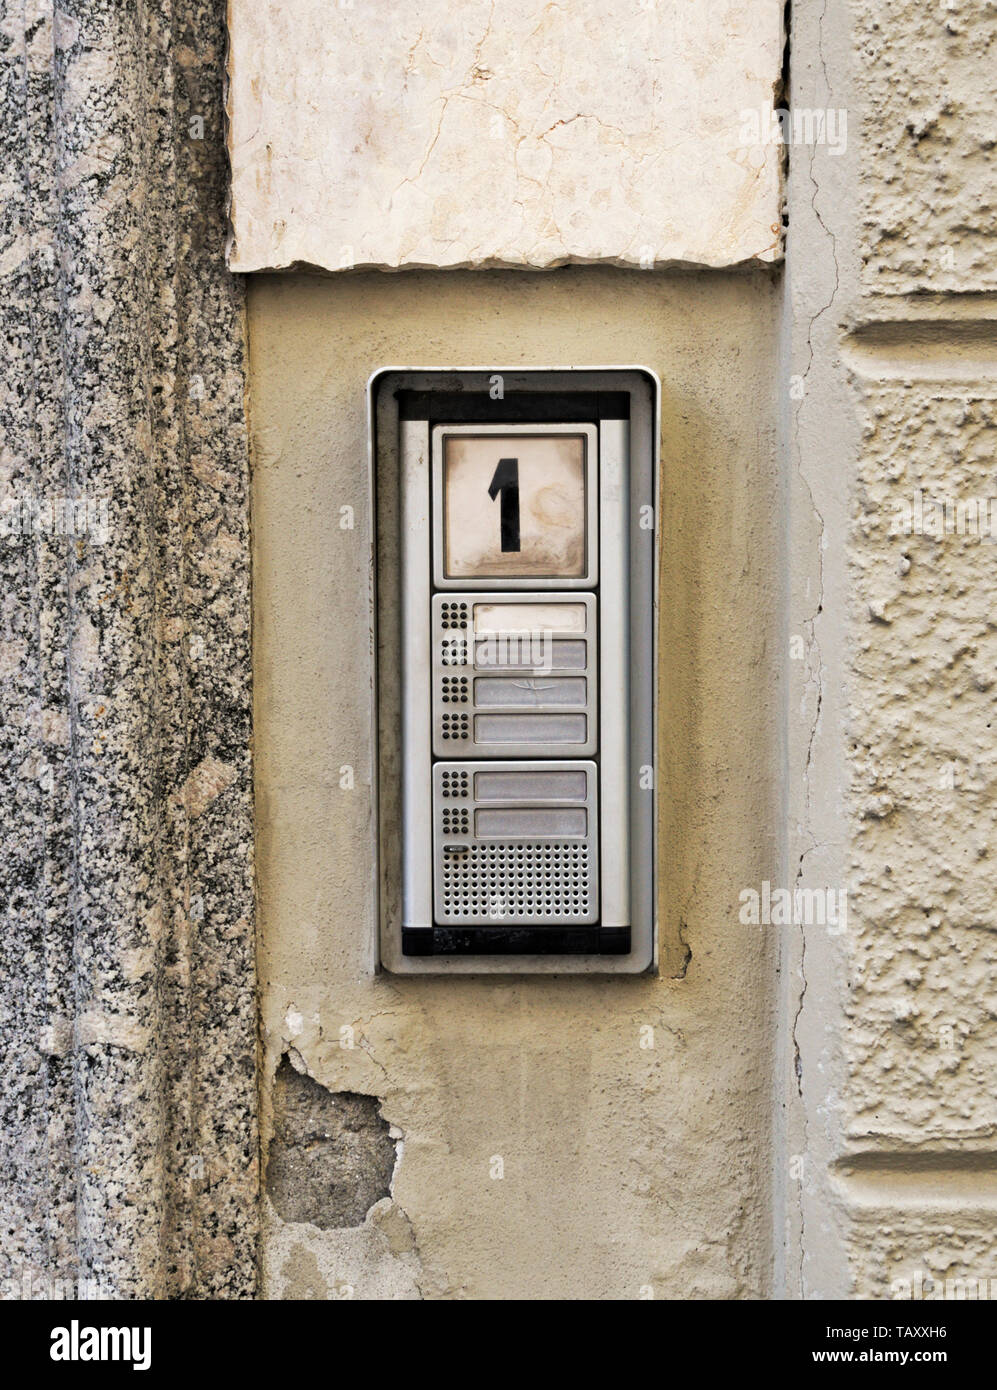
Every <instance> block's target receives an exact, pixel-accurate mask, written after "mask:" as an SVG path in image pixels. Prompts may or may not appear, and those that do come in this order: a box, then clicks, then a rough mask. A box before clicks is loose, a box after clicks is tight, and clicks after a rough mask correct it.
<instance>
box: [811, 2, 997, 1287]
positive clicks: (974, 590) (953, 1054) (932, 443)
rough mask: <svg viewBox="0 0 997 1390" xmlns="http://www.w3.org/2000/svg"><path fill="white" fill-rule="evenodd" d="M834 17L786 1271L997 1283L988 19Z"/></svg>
mask: <svg viewBox="0 0 997 1390" xmlns="http://www.w3.org/2000/svg"><path fill="white" fill-rule="evenodd" d="M825 9H826V7H824V8H822V6H821V5H820V4H818V3H814V4H810V3H809V2H807V3H804V4H802V5H801V6H799V7H797V6H795V5H794V24H793V67H792V89H791V95H792V102H791V105H792V104H796V103H800V104H802V105H803V106H807V107H829V108H834V109H837V108H842V109H845V110H847V113H848V118H849V120H848V126H849V131H850V141H849V148H848V152H847V156H846V157H843V158H842V157H837V158H834V157H831V156H830V154H829V152H828V150H827V149H826V148H821V147H819V146H817V147H813V148H809V149H807V148H793V149H792V150H791V151H790V190H791V208H790V227H791V236H790V260H789V285H790V288H791V295H792V308H793V311H794V362H793V364H792V366H791V368H790V371H791V373H792V374H793V375H791V376H790V377H789V379H788V380H787V381H786V382H785V383H784V385H785V389H786V393H787V400H788V405H787V414H788V422H787V438H788V441H789V444H790V447H791V451H792V461H793V463H794V465H795V469H796V471H795V475H794V476H795V488H794V494H793V503H794V505H793V515H792V522H791V533H792V536H793V555H794V571H793V601H792V605H791V609H792V611H791V619H790V626H791V634H797V635H800V636H801V637H802V638H803V639H804V644H805V652H804V658H803V659H802V660H801V661H800V662H798V663H791V665H792V666H794V690H793V694H792V696H791V703H790V726H789V727H790V739H791V747H792V754H793V757H792V766H793V768H794V769H795V774H794V777H793V779H792V781H791V784H790V797H791V807H790V809H791V822H790V823H791V834H792V836H793V837H794V840H795V853H794V855H793V860H794V862H795V863H796V864H797V866H798V868H797V872H798V876H799V882H800V883H801V884H804V885H807V886H809V887H812V888H819V887H821V886H823V885H827V884H832V885H834V886H836V887H837V886H839V885H840V886H844V887H846V888H847V891H848V894H849V911H848V928H847V930H846V931H844V932H841V933H836V934H833V935H832V934H831V933H829V932H827V931H826V930H823V929H821V928H820V927H819V926H814V925H810V926H804V927H802V929H801V930H800V931H799V932H798V933H797V935H796V940H795V942H794V943H793V945H792V946H791V948H790V957H791V962H792V964H791V976H792V978H793V980H794V981H795V983H794V986H793V989H792V991H791V997H790V998H789V999H788V1001H787V1015H788V1016H789V1017H791V1018H795V1019H796V1027H795V1032H794V1036H793V1039H792V1042H793V1046H792V1047H791V1048H790V1049H789V1051H788V1055H787V1059H786V1062H787V1067H786V1069H787V1080H788V1084H789V1090H790V1095H791V1097H793V1098H794V1099H795V1101H796V1105H795V1112H794V1117H793V1118H791V1120H790V1127H789V1132H788V1144H787V1149H788V1152H787V1164H788V1163H789V1162H790V1161H791V1160H790V1155H791V1154H792V1153H794V1152H795V1153H796V1156H797V1157H798V1158H799V1159H800V1160H801V1162H800V1163H799V1164H798V1165H797V1168H796V1169H795V1171H793V1172H792V1173H791V1174H790V1175H789V1177H788V1182H789V1184H790V1191H792V1190H793V1187H794V1185H795V1184H796V1183H797V1182H799V1184H800V1197H801V1200H800V1201H799V1202H796V1201H795V1196H794V1201H791V1202H790V1203H789V1208H790V1211H791V1213H792V1212H793V1211H794V1209H795V1216H793V1215H791V1216H790V1221H789V1227H788V1230H789V1235H790V1240H789V1246H788V1248H789V1252H790V1258H789V1265H790V1269H791V1270H795V1278H794V1277H793V1276H791V1277H790V1285H791V1287H797V1288H798V1289H799V1290H800V1291H801V1292H802V1293H803V1294H804V1295H806V1296H827V1295H831V1294H853V1293H854V1294H859V1295H862V1296H865V1297H871V1298H891V1297H904V1296H907V1294H908V1292H909V1291H912V1290H913V1291H915V1292H914V1293H913V1296H915V1297H916V1296H918V1295H917V1293H916V1290H917V1289H918V1288H920V1289H921V1290H922V1295H921V1296H925V1295H927V1296H938V1290H939V1289H943V1288H944V1283H945V1281H946V1280H949V1281H952V1280H958V1281H967V1280H980V1279H983V1280H988V1279H990V1278H991V1277H993V1276H994V1275H995V1274H997V1240H995V1236H994V1228H993V1202H994V1193H995V1183H994V1179H995V1175H997V1087H995V1085H994V1075H995V1070H997V880H995V872H994V855H995V853H997V752H995V747H997V744H995V731H997V718H995V716H997V699H995V694H997V626H995V617H994V613H995V601H997V580H995V559H997V549H995V541H997V458H995V448H997V392H995V389H994V381H993V364H994V356H995V353H994V350H995V346H997V310H995V305H994V301H993V297H992V291H993V289H994V255H993V237H994V226H995V211H997V209H995V195H994V174H993V170H994V154H993V151H994V144H995V141H997V117H995V115H994V109H995V102H994V96H995V90H994V89H995V86H997V78H995V71H997V70H995V67H994V52H995V45H997V15H995V12H994V7H993V5H992V4H987V3H984V0H952V2H951V3H949V4H945V5H931V6H924V5H921V4H918V3H915V2H914V0H903V2H902V3H891V4H885V3H878V2H877V3H871V4H870V3H863V4H862V5H856V6H854V7H852V8H851V9H850V10H849V9H845V8H841V9H838V10H833V11H831V12H828V13H825V12H824V10H825ZM794 381H796V382H799V383H802V393H800V392H796V393H795V398H794V395H793V394H792V393H791V391H790V388H791V385H792V383H793V382H794ZM981 504H982V505H983V508H984V513H985V519H984V520H983V521H981V519H980V506H981ZM960 508H961V510H960ZM991 508H992V520H991ZM960 518H961V519H960ZM918 1280H920V1283H918ZM932 1280H934V1281H935V1283H934V1284H933V1283H932ZM796 1281H798V1282H796ZM951 1287H956V1288H958V1287H975V1285H966V1284H965V1282H963V1283H962V1285H959V1284H956V1285H952V1286H951Z"/></svg>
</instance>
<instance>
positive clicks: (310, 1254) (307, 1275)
mask: <svg viewBox="0 0 997 1390" xmlns="http://www.w3.org/2000/svg"><path fill="white" fill-rule="evenodd" d="M281 1276H282V1278H283V1280H284V1297H285V1298H287V1299H308V1300H316V1299H321V1300H325V1299H327V1298H328V1297H329V1289H328V1286H327V1285H326V1282H325V1280H324V1279H323V1278H322V1271H321V1270H320V1269H319V1264H318V1260H317V1258H316V1257H315V1252H314V1251H312V1250H308V1249H306V1248H305V1246H303V1245H295V1246H294V1247H293V1248H292V1249H291V1250H290V1251H289V1252H288V1256H287V1259H286V1260H285V1261H284V1266H283V1269H282V1270H281Z"/></svg>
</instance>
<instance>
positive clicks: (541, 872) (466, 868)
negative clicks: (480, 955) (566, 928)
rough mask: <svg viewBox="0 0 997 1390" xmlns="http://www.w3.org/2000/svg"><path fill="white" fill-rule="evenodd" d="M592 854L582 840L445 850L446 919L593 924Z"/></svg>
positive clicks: (484, 845) (444, 887)
mask: <svg viewBox="0 0 997 1390" xmlns="http://www.w3.org/2000/svg"><path fill="white" fill-rule="evenodd" d="M589 854H590V851H589V846H588V844H587V843H586V842H585V841H583V840H563V841H558V840H545V841H543V842H540V841H536V842H532V843H531V842H530V841H509V842H502V841H496V842H494V843H493V842H488V843H477V844H471V845H444V847H443V865H442V884H441V888H442V894H441V897H442V908H443V913H442V916H443V919H444V920H445V921H447V922H461V921H469V920H471V919H475V920H481V919H484V920H486V921H488V920H492V921H501V922H509V921H522V920H533V921H549V922H570V921H584V920H588V921H591V920H593V918H594V916H595V905H594V903H593V900H592V899H593V894H592V887H593V884H592V875H591V865H590V858H589Z"/></svg>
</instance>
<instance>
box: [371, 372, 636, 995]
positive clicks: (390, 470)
mask: <svg viewBox="0 0 997 1390" xmlns="http://www.w3.org/2000/svg"><path fill="white" fill-rule="evenodd" d="M496 388H497V389H496ZM659 390H660V388H659V383H658V380H657V377H656V376H655V375H654V373H653V372H650V371H649V370H647V369H646V368H641V367H609V368H566V369H559V368H552V369H529V370H524V369H522V368H502V367H488V368H467V369H432V368H385V369H382V370H381V371H379V372H376V373H375V374H374V376H372V378H371V380H370V383H369V398H368V404H369V421H370V431H369V465H370V472H371V486H372V490H373V494H374V499H375V516H376V527H375V538H376V539H375V556H374V558H375V564H374V568H373V576H372V577H373V580H374V595H375V601H376V633H377V662H376V668H377V698H376V702H375V721H374V735H375V745H374V746H375V748H376V750H377V771H376V778H375V807H376V816H375V829H376V835H375V847H376V851H377V863H378V884H377V888H378V920H379V943H380V963H381V965H382V966H383V967H384V968H385V969H387V970H390V971H392V972H393V973H399V974H426V973H432V974H450V973H456V974H469V973H473V974H493V973H502V974H509V973H515V974H568V973H571V974H579V973H602V974H634V973H640V972H643V971H647V970H653V969H654V968H655V963H656V930H655V925H656V896H657V895H656V872H655V870H656V849H655V825H656V791H655V785H654V783H655V778H654V763H655V748H654V741H655V739H654V709H655V694H656V630H657V607H656V594H657V586H656V575H657V565H658V555H657V526H656V524H655V523H656V518H657V506H658V498H657V478H658V448H657V441H658V434H659ZM462 431H463V432H464V433H467V434H472V435H485V434H488V433H494V434H498V435H504V434H510V433H516V432H520V433H523V434H529V433H530V432H531V431H532V433H534V434H537V435H542V436H547V435H549V434H552V433H557V432H561V433H565V434H573V435H578V434H583V435H584V436H585V438H586V439H587V444H586V469H587V470H588V474H587V476H588V479H589V482H591V476H592V475H591V470H592V468H593V465H595V464H596V463H597V474H598V487H597V488H596V487H592V486H588V487H587V489H586V494H585V495H586V502H587V508H588V515H587V518H586V565H585V569H584V572H583V573H582V574H581V575H580V576H579V577H576V578H555V579H539V578H536V577H534V578H529V577H521V578H518V579H512V578H509V577H502V578H499V579H496V578H491V577H487V578H479V579H469V578H466V577H460V576H456V577H454V576H447V575H446V574H444V573H443V572H442V571H441V569H440V563H441V562H440V556H441V554H442V547H441V545H440V544H439V543H438V541H437V543H436V544H434V543H433V540H434V536H436V537H437V538H438V537H439V535H440V534H441V533H440V531H439V529H438V528H441V527H442V526H443V505H442V493H441V487H442V482H441V479H442V473H441V469H440V467H439V466H436V464H435V460H436V459H438V458H439V457H440V440H441V437H442V434H443V433H446V434H451V435H452V434H457V433H460V432H462ZM434 446H435V447H434ZM403 575H405V576H406V579H405V582H402V576H403ZM596 581H597V582H598V613H599V615H600V616H599V620H598V624H597V629H598V630H597V632H596V633H594V634H592V636H593V639H594V640H593V651H594V650H595V649H596V643H598V650H599V653H600V655H599V662H600V663H602V664H600V665H599V666H597V667H596V670H597V671H599V672H602V673H603V681H604V680H605V673H606V672H607V671H608V670H611V669H614V668H618V669H619V670H621V671H622V672H623V674H624V677H628V678H629V699H628V701H627V703H626V707H625V708H623V707H622V702H616V701H613V700H604V699H602V698H600V697H601V695H602V691H601V690H598V686H599V684H600V681H599V680H597V681H596V689H595V691H593V694H594V695H595V696H596V700H595V702H594V707H595V711H596V713H595V714H594V718H596V719H597V720H598V724H599V733H598V739H597V740H596V741H595V748H596V750H597V751H595V759H596V762H597V763H598V767H599V769H600V771H599V775H598V776H596V775H595V773H594V772H593V773H592V774H590V775H589V778H588V782H587V783H586V793H585V804H586V805H587V806H588V807H589V808H590V810H589V814H590V816H592V815H595V816H596V817H597V820H596V824H597V827H598V836H597V839H598V850H597V862H595V863H593V862H592V861H591V860H589V869H590V871H592V872H590V877H589V880H588V893H589V897H587V898H586V897H585V894H584V892H583V893H582V894H581V896H579V897H578V899H577V902H578V911H577V912H576V913H575V914H574V916H575V917H576V918H577V921H572V922H560V923H559V924H558V925H557V927H556V928H552V927H548V926H545V925H543V924H541V923H539V922H533V923H531V924H530V925H529V926H524V925H523V924H518V923H517V921H516V917H515V912H514V911H509V912H508V913H506V912H499V913H498V914H497V915H493V914H491V913H490V914H489V917H488V919H487V925H483V924H482V922H481V921H475V922H468V923H465V924H464V925H462V924H460V923H459V922H454V921H451V920H449V919H448V917H447V912H446V906H445V904H444V900H443V890H442V886H441V885H442V877H441V875H440V873H437V875H436V882H435V883H434V875H433V837H434V834H435V835H437V836H439V835H440V834H442V826H437V825H435V824H434V818H435V819H439V818H440V815H441V811H440V803H439V798H438V796H437V795H436V794H435V792H431V790H430V789H431V788H433V787H434V786H435V787H436V788H437V790H438V786H439V778H440V777H441V776H447V777H449V776H454V777H456V776H458V775H459V774H458V772H457V769H458V768H463V769H465V776H466V770H467V769H470V770H471V774H472V784H475V782H476V778H475V775H474V774H475V773H476V772H478V771H482V770H483V771H490V772H498V771H501V770H502V768H503V766H504V765H505V764H504V762H503V760H502V757H501V756H499V755H500V750H499V749H497V748H496V749H493V750H492V752H491V755H490V756H489V758H488V759H487V761H480V762H479V760H478V759H476V758H475V755H474V752H473V751H472V750H470V749H469V750H468V752H467V754H466V756H464V757H461V754H460V751H459V750H458V749H457V748H452V749H451V748H450V747H449V746H444V745H443V744H442V743H441V741H440V725H439V713H440V710H439V705H438V703H437V699H436V691H437V690H438V685H437V682H438V681H439V679H440V672H439V670H437V669H435V667H436V665H437V664H438V662H437V654H436V646H437V645H438V644H437V643H434V642H433V641H432V638H431V632H432V630H433V629H432V624H433V623H434V622H435V621H436V617H435V616H434V615H435V614H438V611H439V604H440V602H441V601H442V600H446V601H447V602H448V604H449V603H451V602H453V603H456V602H457V601H458V600H462V601H465V602H467V603H473V601H474V599H476V598H482V597H485V598H487V597H489V596H491V597H495V595H494V594H492V593H491V591H492V590H496V589H500V590H501V591H502V592H503V593H507V594H508V595H509V598H510V600H514V601H515V602H517V603H518V602H529V601H542V600H543V599H544V597H545V596H546V594H547V593H548V592H549V591H552V590H564V591H571V592H572V593H573V594H574V596H575V597H576V598H577V600H580V601H583V602H589V603H591V602H594V599H593V598H592V597H591V596H592V589H593V585H594V584H595V582H596ZM434 595H435V597H434ZM433 605H436V606H435V607H433ZM614 613H625V614H626V615H627V618H628V621H627V622H626V623H624V624H619V623H613V622H612V621H608V620H607V619H608V618H609V615H611V614H614ZM468 638H469V640H470V642H471V644H472V648H473V646H474V641H475V637H474V632H473V631H471V632H470V633H469V634H468ZM593 660H594V658H593ZM413 664H416V665H418V667H419V668H420V669H419V672H418V675H417V678H416V679H414V680H413V679H412V676H413V672H412V669H411V668H412V666H413ZM403 689H405V690H407V692H408V697H409V698H407V699H405V700H404V701H403V699H402V690H403ZM414 690H418V691H419V692H421V694H419V695H418V698H416V699H413V698H412V692H413V691H414ZM559 751H560V750H559ZM593 751H594V750H593V747H592V734H591V731H590V736H589V739H588V741H587V742H586V744H585V747H584V751H582V750H579V751H577V752H576V751H575V750H572V751H570V752H568V753H567V754H566V755H565V754H563V753H562V755H561V757H560V758H559V759H558V760H557V761H556V762H552V763H550V764H549V766H550V767H552V768H553V767H557V768H559V769H566V770H572V769H575V770H579V769H584V768H593V769H595V767H596V762H593V761H592V754H593ZM505 756H507V757H508V758H509V759H511V760H512V761H511V763H510V766H516V765H517V764H516V762H515V760H516V759H517V758H521V757H523V756H524V754H523V751H522V750H519V749H517V748H516V747H515V746H514V745H513V746H509V747H507V748H506V749H505ZM530 756H531V760H532V761H531V765H532V766H535V767H536V768H541V767H542V766H547V765H546V764H541V763H539V762H537V761H536V759H535V750H533V753H532V754H531V755H530ZM468 759H470V761H468ZM518 766H519V767H520V768H522V767H523V766H524V764H523V763H519V764H518ZM467 795H468V793H467V792H466V791H465V792H464V796H465V797H467ZM592 808H597V809H596V810H593V809H592ZM479 809H480V808H479V807H478V803H477V801H476V800H475V798H474V796H473V795H472V796H471V799H470V800H469V801H468V802H467V803H466V806H465V811H464V812H463V813H460V812H458V811H457V810H456V809H455V810H454V812H453V819H447V821H446V822H445V824H446V826H447V833H448V834H449V833H450V828H451V827H456V826H457V825H458V824H465V825H466V823H467V821H466V815H467V814H468V813H469V814H471V815H472V816H474V815H476V814H478V810H479ZM460 814H464V816H465V819H464V820H463V821H459V820H458V816H459V815H460ZM447 815H448V816H449V812H448V813H447ZM500 819H501V818H499V820H500ZM403 827H404V831H403ZM567 843H568V844H574V843H575V842H573V841H569V842H567ZM578 843H579V844H580V843H581V842H580V841H579V842H578ZM500 848H501V847H500ZM577 858H578V857H577V856H574V855H571V856H566V859H565V862H566V864H567V865H568V868H570V869H572V870H574V871H577V869H578V862H577ZM583 858H584V856H583ZM518 860H519V862H520V863H522V862H523V860H522V856H518ZM545 867H546V868H547V870H548V871H550V869H551V865H550V863H549V862H548V863H547V864H546V865H545ZM555 872H556V871H555ZM573 881H574V883H575V884H576V885H577V883H578V875H577V872H575V878H574V880H573ZM593 885H594V888H593ZM593 892H594V895H595V896H594V901H596V902H597V903H598V905H599V913H598V917H597V919H596V920H595V921H593V911H592V907H591V903H592V901H593V899H592V897H591V894H592V893H593ZM403 934H404V935H403ZM627 934H628V940H627V945H628V949H621V946H620V945H619V942H620V941H621V940H622V939H624V938H625V936H626V935H627ZM403 940H404V942H405V945H404V946H403ZM597 940H599V941H601V942H602V943H603V945H602V946H601V948H598V949H597V948H596V946H595V942H596V941H597ZM538 943H543V949H538ZM547 943H553V944H551V945H548V944H547ZM606 943H612V944H606Z"/></svg>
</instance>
